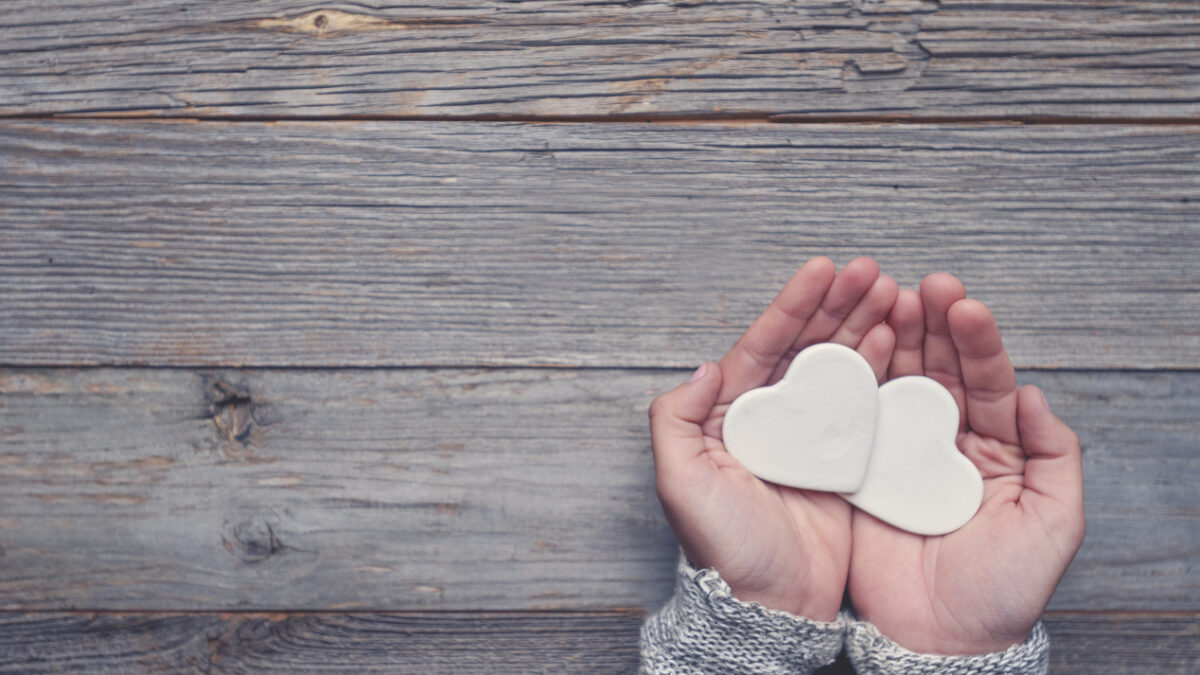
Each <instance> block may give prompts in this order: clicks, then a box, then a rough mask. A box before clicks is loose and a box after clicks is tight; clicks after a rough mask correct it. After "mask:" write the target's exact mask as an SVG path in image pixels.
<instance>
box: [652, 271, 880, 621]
mask: <svg viewBox="0 0 1200 675" xmlns="http://www.w3.org/2000/svg"><path fill="white" fill-rule="evenodd" d="M896 294H897V287H896V283H895V281H893V280H892V279H890V278H888V277H886V276H880V274H879V267H878V265H876V264H875V262H874V261H873V260H870V259H867V258H858V259H856V260H854V261H852V262H850V263H849V264H847V265H846V266H845V267H844V268H843V269H842V270H841V271H840V272H837V273H836V274H835V269H834V265H833V263H832V262H831V261H830V260H829V259H828V258H814V259H812V260H810V261H809V262H808V263H806V264H805V265H804V266H803V267H802V268H800V270H799V271H798V272H797V273H796V274H795V276H793V277H792V279H791V280H790V281H789V282H788V283H787V284H786V285H785V286H784V287H783V290H782V291H780V292H779V295H778V296H776V297H775V299H774V300H773V301H772V302H771V304H770V306H769V307H767V309H766V311H765V312H763V314H762V315H761V316H759V317H758V319H757V320H755V321H754V323H753V324H752V325H751V326H750V328H749V329H748V330H747V331H746V333H745V334H744V335H743V336H742V337H741V338H740V339H739V340H738V341H737V343H736V344H735V345H734V346H733V349H731V350H730V351H729V353H728V354H726V355H725V356H724V357H722V358H721V360H720V361H719V362H717V363H711V362H710V363H706V364H704V365H703V366H701V367H700V369H699V370H697V371H696V373H695V374H694V375H693V377H692V380H691V381H690V382H688V383H685V384H682V385H680V386H679V387H677V388H675V389H674V390H672V391H670V392H667V393H665V394H663V395H661V396H659V397H658V398H657V399H655V401H654V403H653V404H652V405H651V406H650V430H651V436H652V439H653V445H654V465H655V473H656V477H657V486H658V495H659V499H660V501H661V502H662V505H663V510H664V511H665V513H666V515H667V520H668V521H669V522H670V524H671V528H672V529H673V530H674V531H675V536H676V538H677V539H678V540H679V543H680V545H681V546H682V548H683V551H684V553H685V554H686V555H687V558H688V560H689V561H690V562H691V563H692V565H694V566H696V567H697V568H708V567H711V568H715V569H716V570H717V571H718V572H720V573H721V576H722V577H723V578H724V579H725V581H726V582H727V583H728V584H729V585H730V588H731V589H732V590H733V593H734V596H735V597H737V598H738V599H740V600H744V601H756V602H759V603H761V604H763V605H764V606H766V607H769V608H771V609H780V610H784V611H788V612H791V613H793V614H797V615H800V616H806V617H808V618H811V619H816V620H820V621H831V620H833V619H834V618H835V617H836V616H837V612H838V610H839V608H840V606H841V602H842V596H843V592H844V589H845V585H846V573H847V569H848V565H849V562H850V507H849V505H848V504H847V503H846V502H845V501H843V500H842V499H841V498H840V497H838V496H837V495H835V494H830V493H822V492H812V491H807V490H798V489H795V488H789V487H783V486H779V485H775V484H772V483H767V482H764V481H762V480H760V479H758V478H756V477H755V476H754V475H752V474H751V473H750V472H748V471H747V470H746V469H745V468H744V467H743V466H742V465H741V463H740V462H738V461H737V459H735V458H734V457H732V456H731V455H730V454H729V453H728V452H727V451H726V450H725V446H724V444H723V443H722V442H721V424H722V422H723V420H724V416H725V411H726V410H727V409H728V408H729V404H730V403H732V402H733V400H734V399H735V398H737V397H738V396H739V395H740V394H742V393H744V392H746V391H748V390H750V389H754V388H755V387H760V386H763V385H767V384H771V383H773V382H775V381H777V380H779V378H781V377H782V376H783V374H784V372H785V371H786V369H787V367H788V364H790V363H791V361H792V358H793V357H794V356H795V355H796V354H797V353H798V352H799V351H800V350H802V349H804V348H805V347H807V346H809V345H812V344H816V343H818V342H836V343H839V344H843V345H846V346H848V347H851V348H855V349H857V350H858V351H859V353H860V354H862V355H863V356H864V357H865V358H866V359H867V361H868V362H869V363H870V364H871V367H872V368H873V369H874V370H875V373H876V376H877V377H883V376H884V374H885V373H886V369H887V364H888V362H889V358H890V357H891V353H892V346H893V344H894V336H893V333H892V330H891V328H889V327H888V326H887V325H884V324H882V323H881V322H882V321H883V320H884V319H885V318H886V317H887V315H888V312H889V311H890V310H891V308H892V305H893V303H894V302H895V300H896Z"/></svg>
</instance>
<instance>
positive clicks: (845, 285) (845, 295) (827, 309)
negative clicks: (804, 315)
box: [792, 258, 879, 352]
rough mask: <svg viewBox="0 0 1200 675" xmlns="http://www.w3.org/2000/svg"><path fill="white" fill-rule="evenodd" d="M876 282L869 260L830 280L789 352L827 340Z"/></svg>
mask: <svg viewBox="0 0 1200 675" xmlns="http://www.w3.org/2000/svg"><path fill="white" fill-rule="evenodd" d="M878 278H879V265H878V264H877V263H876V262H875V261H874V260H871V259H870V258H855V259H854V260H851V261H850V262H849V263H847V264H846V266H845V267H843V268H842V270H841V271H840V272H838V274H837V278H836V279H834V280H833V284H832V285H831V286H830V287H829V292H828V293H826V294H825V298H824V299H823V300H822V301H821V306H820V307H819V308H818V309H817V311H816V312H815V313H814V314H813V315H812V318H810V319H809V321H808V323H806V324H805V325H804V329H803V330H801V331H800V335H799V336H798V337H797V338H796V340H795V341H794V342H793V344H792V350H793V351H796V352H798V351H800V350H802V349H804V348H805V347H808V346H809V345H815V344H817V343H818V342H825V341H827V340H829V338H830V336H832V335H833V334H834V332H836V331H837V329H838V328H839V327H840V326H841V325H842V323H843V322H844V321H845V320H846V319H847V317H849V316H850V313H851V312H853V311H854V308H855V307H857V306H858V303H859V301H860V300H862V299H863V296H864V295H866V294H867V291H869V290H870V289H871V286H872V285H874V283H875V280H876V279H878Z"/></svg>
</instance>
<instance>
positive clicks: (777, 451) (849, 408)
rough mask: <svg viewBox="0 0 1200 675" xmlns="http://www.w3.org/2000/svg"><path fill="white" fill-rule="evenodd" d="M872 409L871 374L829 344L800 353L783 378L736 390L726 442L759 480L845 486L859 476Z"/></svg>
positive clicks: (854, 484) (848, 352)
mask: <svg viewBox="0 0 1200 675" xmlns="http://www.w3.org/2000/svg"><path fill="white" fill-rule="evenodd" d="M878 409H879V394H878V385H877V384H876V382H875V373H874V372H873V371H872V370H871V366H870V365H869V364H868V363H867V361H866V359H864V358H863V357H862V356H860V355H859V354H858V352H856V351H854V350H853V349H850V348H849V347H844V346H842V345H838V344H833V343H822V344H817V345H813V346H811V347H809V348H807V349H805V350H804V351H802V352H800V353H799V354H798V355H797V356H796V358H795V359H794V360H793V361H792V364H791V365H790V366H789V367H788V369H787V372H786V373H785V374H784V376H783V379H781V380H780V381H779V382H776V383H775V384H773V385H771V386H769V387H760V388H758V389H752V390H750V391H748V392H746V393H744V394H742V395H741V396H739V397H738V398H737V399H736V400H735V401H734V402H733V404H732V405H730V406H729V410H727V411H726V412H725V421H724V423H723V427H722V436H723V438H724V442H725V448H726V449H727V450H729V453H730V454H732V455H733V456H734V457H736V458H737V459H738V461H740V462H741V463H742V465H743V466H745V467H746V469H748V470H749V471H750V473H753V474H754V475H756V476H758V477H759V478H762V479H763V480H768V481H771V482H772V483H778V484H780V485H787V486H791V487H797V488H807V489H811V490H825V491H829V492H851V491H854V490H857V489H859V487H860V486H861V485H862V482H863V478H864V477H865V475H866V471H867V463H868V460H869V459H870V455H871V444H872V441H873V439H874V436H875V418H876V415H877V412H878Z"/></svg>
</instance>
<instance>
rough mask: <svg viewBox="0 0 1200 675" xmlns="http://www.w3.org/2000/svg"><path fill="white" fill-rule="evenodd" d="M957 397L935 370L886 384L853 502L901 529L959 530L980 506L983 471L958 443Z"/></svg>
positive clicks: (935, 532) (850, 498)
mask: <svg viewBox="0 0 1200 675" xmlns="http://www.w3.org/2000/svg"><path fill="white" fill-rule="evenodd" d="M957 434H958V404H957V403H955V401H954V396H952V395H951V394H950V392H949V391H947V390H946V388H945V387H943V386H942V385H940V384H938V383H937V382H936V381H935V380H932V379H930V378H928V377H920V376H911V377H901V378H897V379H895V380H892V381H890V382H888V383H887V384H884V385H883V386H882V387H880V388H879V420H878V424H877V425H876V427H875V443H874V446H873V447H872V450H871V461H870V464H869V466H868V468H867V476H866V479H865V480H864V481H863V484H862V487H860V488H859V489H858V490H857V491H855V492H854V493H853V494H844V495H842V496H843V497H845V498H846V500H847V501H849V502H850V503H851V504H854V505H855V506H857V507H858V508H860V509H862V510H863V511H866V512H867V513H869V514H871V515H873V516H875V517H876V518H878V519H880V520H882V521H884V522H886V523H889V524H891V525H893V526H895V527H898V528H900V529H902V530H908V531H909V532H913V533H916V534H922V535H938V534H946V533H948V532H953V531H954V530H957V529H958V528H960V527H962V526H963V525H965V524H966V523H967V521H969V520H970V519H971V517H972V516H974V515H975V512H976V511H978V510H979V504H980V503H981V502H982V501H983V479H982V478H981V477H980V475H979V470H978V469H976V468H975V465H974V464H972V463H971V460H969V459H967V458H966V456H964V455H963V454H962V453H961V452H959V451H958V447H957V446H956V445H955V437H956V436H957Z"/></svg>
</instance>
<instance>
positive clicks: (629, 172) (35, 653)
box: [0, 0, 1200, 673]
mask: <svg viewBox="0 0 1200 675" xmlns="http://www.w3.org/2000/svg"><path fill="white" fill-rule="evenodd" d="M816 254H826V255H830V256H832V257H833V258H834V259H835V260H836V261H837V262H839V263H844V262H847V261H848V260H849V259H851V258H852V257H854V256H857V255H871V256H874V257H875V258H877V259H878V260H879V261H880V262H881V264H882V266H883V267H884V270H885V271H886V272H888V273H890V274H892V275H893V276H896V277H897V278H898V280H900V281H901V283H902V284H904V285H909V286H911V285H914V284H915V283H916V282H917V281H919V279H920V278H921V276H923V275H924V274H925V273H927V272H930V271H935V270H945V271H950V272H953V273H955V274H957V275H959V276H960V277H961V278H963V279H964V281H965V282H966V284H967V286H968V290H969V291H970V293H971V294H972V295H974V296H975V297H978V298H980V299H982V300H984V301H985V302H987V303H989V305H990V306H992V308H993V309H994V310H995V312H996V314H997V316H998V318H999V319H1000V321H1001V324H1002V329H1003V330H1004V333H1005V336H1006V340H1007V342H1008V344H1009V347H1010V351H1011V352H1012V354H1013V358H1014V361H1015V363H1016V364H1017V365H1018V367H1019V369H1020V372H1019V377H1020V379H1021V380H1022V381H1024V382H1033V383H1037V384H1039V385H1041V386H1042V387H1044V388H1045V389H1046V390H1047V393H1048V396H1049V398H1050V401H1051V404H1052V405H1053V406H1054V407H1055V408H1056V410H1057V411H1058V412H1059V414H1060V415H1062V416H1063V417H1064V418H1065V419H1066V420H1067V421H1068V422H1069V423H1070V424H1072V425H1073V426H1074V427H1075V429H1076V430H1077V431H1078V432H1079V434H1080V436H1081V437H1082V439H1083V442H1084V461H1085V471H1086V482H1087V511H1088V518H1089V531H1088V539H1087V541H1086V542H1085V544H1084V547H1083V550H1082V551H1081V552H1080V554H1079V556H1078V558H1077V559H1076V561H1075V563H1074V564H1073V565H1072V567H1071V569H1070V570H1069V572H1068V574H1067V577H1066V578H1065V579H1064V581H1063V583H1062V585H1061V587H1060V588H1059V590H1058V593H1057V594H1056V595H1055V597H1054V599H1053V601H1052V603H1051V608H1050V612H1049V614H1048V616H1047V624H1048V626H1049V628H1050V632H1051V635H1052V637H1053V641H1054V642H1053V662H1054V666H1055V672H1064V673H1195V672H1197V671H1200V567H1198V565H1197V561H1198V560H1200V488H1198V487H1197V484H1198V483H1200V5H1198V4H1197V3H1196V2H1195V1H1194V0H1122V1H1121V2H1105V1H1104V0H1068V1H1066V2H1059V3H1046V4H1037V3H1028V2H1024V1H1023V0H1022V1H1017V0H1011V1H1010V0H987V1H984V0H980V1H976V2H963V3H954V2H951V1H950V0H804V1H801V2H795V1H791V2H788V1H785V0H773V1H770V2H766V1H764V2H726V3H707V2H688V3H683V2H668V1H665V0H645V1H637V0H630V1H628V2H595V1H591V0H558V1H553V0H548V1H544V2H501V1H498V0H471V1H470V2H468V1H466V0H448V1H446V2H439V3H436V4H429V5H422V4H412V5H400V6H389V7H373V6H371V5H369V4H337V5H319V4H304V3H297V2H291V1H287V0H268V1H263V2H256V3H243V2H209V3H195V2H190V1H183V0H147V1H144V2H139V3H128V2H125V1H124V0H79V2H75V3H72V5H71V7H70V8H69V9H67V8H64V7H56V6H55V5H54V3H46V2H44V0H38V1H36V2H35V1H33V0H9V1H8V2H6V3H5V4H4V7H3V16H0V672H70V671H88V672H162V671H167V672H177V671H185V672H186V671H205V672H209V671H211V672H266V671H286V672H295V671H318V672H333V671H351V672H363V671H375V672H396V671H403V672H421V673H434V672H446V673H456V672H514V673H529V672H554V673H561V672H589V673H590V672H628V671H630V670H631V669H633V668H634V666H635V664H636V660H637V645H636V640H637V629H638V625H639V623H640V621H641V618H642V617H643V616H644V614H645V612H647V611H652V610H653V609H654V608H655V607H656V606H657V605H658V604H659V603H661V602H662V601H663V599H664V598H665V597H666V596H667V595H668V594H669V592H670V590H671V588H670V585H671V574H672V568H673V564H674V560H675V556H676V549H675V544H674V541H673V539H672V537H671V533H670V530H669V529H668V528H667V527H666V524H665V522H664V521H663V518H662V516H661V514H660V512H659V509H658V505H657V502H656V500H655V497H654V494H653V477H652V467H651V462H650V449H649V438H648V432H647V430H646V424H645V408H646V406H647V404H648V403H649V401H650V400H651V399H652V398H653V396H654V395H655V394H656V393H658V392H660V391H663V390H665V389H667V388H669V387H671V386H673V385H674V384H675V383H677V382H678V381H680V380H681V379H682V378H684V377H686V375H687V373H688V371H689V370H690V369H691V368H694V367H695V365H696V364H698V363H700V362H701V361H703V360H705V359H710V358H715V357H717V356H719V355H720V354H721V353H722V352H723V351H724V350H725V349H726V348H727V347H728V346H729V345H730V344H731V343H732V341H733V340H734V339H735V338H736V337H737V335H738V334H740V332H741V330H742V329H743V328H744V326H745V325H746V324H747V323H748V322H749V320H750V319H751V318H752V317H753V316H754V315H755V314H757V312H758V311H759V310H760V309H761V308H762V307H763V306H764V305H765V303H766V302H767V301H768V300H769V299H770V297H771V295H773V293H774V292H775V290H776V289H777V288H778V286H779V285H780V284H781V283H782V282H783V281H784V280H785V279H786V278H787V277H788V276H789V275H790V274H791V272H792V271H793V270H794V268H795V267H796V266H797V265H798V264H799V263H800V262H802V261H803V260H805V259H807V258H808V257H810V256H811V255H816ZM840 669H841V670H844V664H843V665H842V666H841V667H840Z"/></svg>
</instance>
